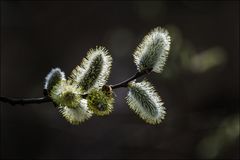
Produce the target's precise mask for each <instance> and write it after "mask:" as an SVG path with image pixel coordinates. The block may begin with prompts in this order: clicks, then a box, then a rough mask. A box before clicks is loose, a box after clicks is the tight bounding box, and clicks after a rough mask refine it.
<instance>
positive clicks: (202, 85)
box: [1, 1, 239, 159]
mask: <svg viewBox="0 0 240 160" xmlns="http://www.w3.org/2000/svg"><path fill="white" fill-rule="evenodd" d="M157 26H161V27H164V28H167V29H168V31H169V32H170V35H171V37H172V44H171V51H170V55H169V58H168V61H167V64H166V66H165V70H164V72H163V73H162V74H154V73H153V74H151V75H149V76H147V78H148V80H149V81H151V82H152V83H153V84H154V86H155V87H156V89H157V90H158V92H159V94H160V96H161V97H162V99H163V101H164V104H165V107H166V108H167V115H166V118H165V120H164V121H163V122H162V123H161V124H159V125H155V126H152V125H149V124H146V123H145V122H144V121H143V120H141V119H140V118H139V117H138V116H137V115H136V114H135V113H134V112H133V111H132V110H130V109H129V107H128V106H127V104H126V100H125V99H124V98H125V96H126V94H127V89H125V88H121V89H118V90H116V91H115V93H116V95H117V98H116V103H115V108H114V111H113V112H112V114H111V115H109V116H106V117H96V116H94V117H92V118H91V119H90V120H88V121H86V122H85V123H82V124H81V125H79V126H73V125H70V124H69V123H68V122H67V121H66V120H65V119H64V118H62V116H61V115H60V113H59V112H58V110H57V109H56V108H54V106H53V105H52V104H51V103H46V104H33V105H26V106H21V105H17V106H11V105H9V104H3V103H1V158H4V159H5V158H77V159H95V158H96V159H101V158H103V159H108V158H109V159H114V158H118V159H120V158H121V159H127V158H128V159H132V158H135V159H150V158H151V159H170V158H172V159H180V158H203V159H212V158H213V159H220V158H228V159H238V158H239V109H238V107H239V103H238V100H239V90H238V88H239V1H219V2H215V1H210V2H207V1H206V2H204V1H198V2H197V1H196V2H191V1H169V2H166V1H152V2H151V1H132V2H127V1H125V2H124V1H123V2H119V1H118V2H111V1H103V2H95V1H88V2H87V1H86V2H85V1H79V2H77V1H69V2H68V1H59V2H57V1H42V2H41V1H38V2H30V1H22V2H21V1H19V2H17V1H9V2H8V1H1V95H2V96H9V97H41V96H42V89H43V84H44V78H45V76H46V74H47V73H48V72H49V71H50V70H51V68H53V67H60V68H61V69H62V70H63V71H65V73H66V75H69V74H70V73H71V71H72V69H74V67H76V65H78V64H79V63H80V62H81V59H82V58H83V57H84V56H85V55H86V52H87V51H88V50H89V49H90V48H94V47H95V46H96V45H103V46H105V47H106V48H107V49H108V50H109V51H110V53H111V55H112V57H113V68H112V73H111V75H110V79H109V82H108V84H114V83H117V82H120V81H122V80H125V79H126V78H128V77H129V76H131V75H133V74H134V73H135V72H136V66H135V64H134V63H133V56H132V53H133V52H134V50H135V49H136V46H137V45H138V44H139V43H140V42H141V40H142V38H143V37H144V35H146V34H147V33H148V32H149V31H150V30H151V29H153V28H154V27H157ZM140 80H141V79H140Z"/></svg>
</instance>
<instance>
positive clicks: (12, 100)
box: [0, 97, 52, 105]
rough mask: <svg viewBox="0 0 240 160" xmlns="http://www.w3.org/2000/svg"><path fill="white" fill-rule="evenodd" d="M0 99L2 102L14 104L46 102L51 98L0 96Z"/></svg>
mask: <svg viewBox="0 0 240 160" xmlns="http://www.w3.org/2000/svg"><path fill="white" fill-rule="evenodd" d="M0 101H1V102H4V103H9V104H11V105H16V104H21V105H25V104H34V103H37V104H40V103H47V102H52V100H51V99H50V98H49V97H38V98H10V97H0Z"/></svg>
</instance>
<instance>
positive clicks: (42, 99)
mask: <svg viewBox="0 0 240 160" xmlns="http://www.w3.org/2000/svg"><path fill="white" fill-rule="evenodd" d="M151 71H152V69H146V70H143V71H141V72H137V73H136V74H135V75H133V76H132V77H130V78H128V79H127V80H125V81H122V82H120V83H117V84H114V85H109V86H110V87H111V88H112V89H117V88H122V87H127V85H128V83H129V82H131V81H133V80H134V79H137V78H139V77H141V76H143V75H146V74H149V73H150V72H151ZM45 92H46V91H45ZM44 95H45V96H44V97H38V98H10V97H1V96H0V102H3V103H8V104H11V105H16V104H21V105H25V104H40V103H48V102H52V100H51V99H50V98H49V97H48V96H47V95H46V93H44ZM86 96H87V95H83V97H86Z"/></svg>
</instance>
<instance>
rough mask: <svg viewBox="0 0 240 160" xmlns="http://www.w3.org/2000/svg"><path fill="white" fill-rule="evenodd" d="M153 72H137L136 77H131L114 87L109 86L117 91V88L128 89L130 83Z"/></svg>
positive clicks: (149, 70) (147, 70) (148, 70)
mask: <svg viewBox="0 0 240 160" xmlns="http://www.w3.org/2000/svg"><path fill="white" fill-rule="evenodd" d="M151 71H152V69H146V70H143V71H141V72H137V73H136V74H135V75H133V76H132V77H130V78H129V79H127V80H125V81H123V82H120V83H118V84H114V85H109V86H110V87H111V88H112V89H116V88H121V87H127V85H128V83H129V82H131V81H133V80H134V79H137V78H139V77H141V76H143V75H145V74H148V73H150V72H151Z"/></svg>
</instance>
